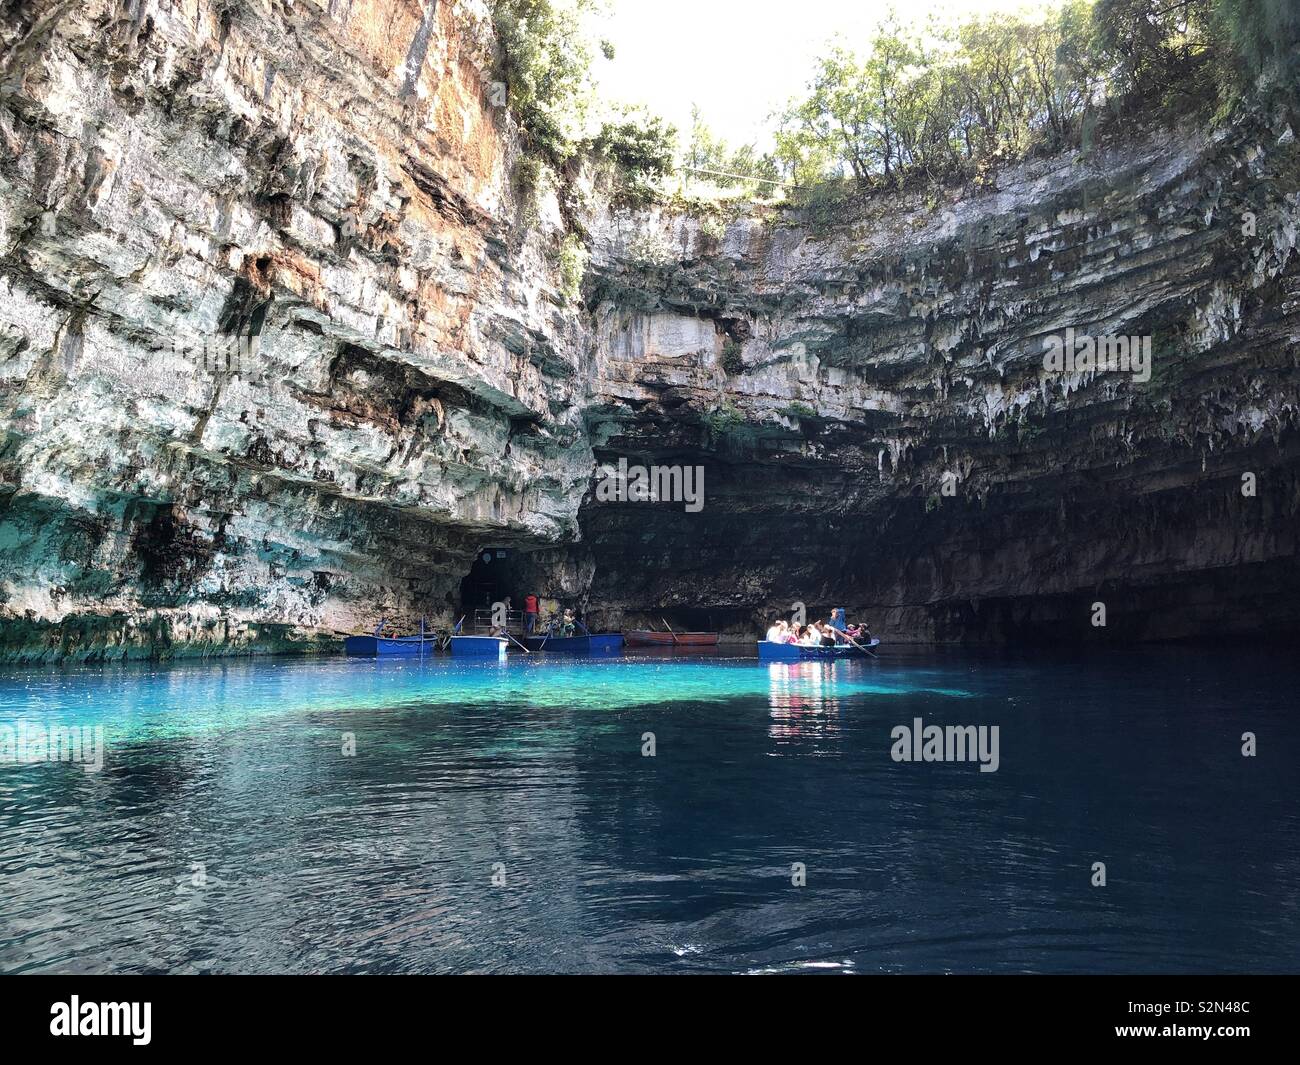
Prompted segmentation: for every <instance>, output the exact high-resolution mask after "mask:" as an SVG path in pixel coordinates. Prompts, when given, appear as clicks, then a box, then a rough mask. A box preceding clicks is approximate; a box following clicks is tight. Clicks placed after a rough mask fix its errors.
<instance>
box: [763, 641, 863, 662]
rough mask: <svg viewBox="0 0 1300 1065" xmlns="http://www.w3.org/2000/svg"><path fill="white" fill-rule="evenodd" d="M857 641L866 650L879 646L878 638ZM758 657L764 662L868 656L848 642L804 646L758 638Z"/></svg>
mask: <svg viewBox="0 0 1300 1065" xmlns="http://www.w3.org/2000/svg"><path fill="white" fill-rule="evenodd" d="M858 643H859V644H860V645H861V646H862V647H865V648H867V649H868V650H875V648H877V647H879V646H880V641H879V640H878V639H873V640H872V641H871V642H870V643H865V642H863V641H862V640H859V641H858ZM758 657H759V659H760V660H761V661H764V662H820V661H826V660H828V659H833V658H867V657H869V656H868V655H865V654H863V653H862V651H860V650H858V648H857V647H854V646H853V645H852V644H848V643H844V644H838V645H837V646H835V647H804V646H803V645H802V644H797V643H769V642H768V641H767V640H759V641H758Z"/></svg>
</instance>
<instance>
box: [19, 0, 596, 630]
mask: <svg viewBox="0 0 1300 1065" xmlns="http://www.w3.org/2000/svg"><path fill="white" fill-rule="evenodd" d="M5 8H6V10H5V12H4V23H3V25H4V46H5V48H6V49H7V51H6V53H5V58H4V60H3V64H4V65H3V75H2V76H3V79H4V85H3V96H2V97H0V256H2V257H3V259H2V263H0V397H2V399H0V404H2V406H0V409H2V410H3V415H4V426H5V430H6V439H5V442H4V450H3V453H2V457H0V507H2V508H3V509H2V510H0V610H2V611H3V614H4V616H5V618H6V619H7V621H8V624H7V625H6V629H5V631H6V633H7V634H8V639H9V645H10V650H11V651H12V652H14V653H20V654H21V653H37V654H43V655H51V654H53V655H57V654H63V653H71V654H100V653H106V654H110V655H111V654H115V653H125V652H127V651H131V650H138V651H141V652H144V653H149V652H154V651H157V650H159V649H162V648H165V647H167V646H168V644H169V643H170V642H175V643H177V644H185V645H192V646H196V647H206V646H212V647H227V646H232V645H233V646H242V645H248V646H259V647H265V646H277V645H279V644H281V643H293V642H295V641H297V640H299V639H304V638H309V637H312V636H317V635H332V634H333V632H334V630H342V631H352V630H355V629H357V628H358V627H361V626H365V627H367V628H368V627H369V625H370V624H372V623H373V620H374V618H375V616H377V615H378V614H381V613H387V614H389V615H390V616H406V617H408V618H409V617H410V616H412V615H413V614H414V613H417V612H420V611H424V612H427V613H430V614H431V615H437V614H445V613H448V612H450V611H451V610H452V609H453V608H454V607H455V606H456V605H458V603H459V584H460V580H461V578H462V577H463V576H464V574H465V571H466V570H467V569H468V568H469V565H470V559H471V557H472V556H473V554H474V552H475V551H476V549H477V547H478V546H479V544H480V543H481V542H483V541H484V540H488V541H492V542H495V541H503V542H511V541H514V540H525V541H527V542H529V543H536V544H545V543H548V542H559V541H567V540H572V539H573V538H574V537H575V536H576V535H577V512H578V503H579V501H580V499H581V497H582V494H583V491H584V489H585V486H586V483H587V480H588V477H589V472H590V466H591V459H590V451H589V448H588V445H587V441H586V436H585V433H584V431H583V427H582V421H581V401H582V399H583V395H584V383H583V377H582V374H581V372H580V367H581V365H582V364H583V362H584V360H585V359H586V358H587V357H588V354H589V352H588V347H589V342H590V341H589V333H588V331H587V329H586V328H585V326H584V325H583V323H582V322H581V320H580V318H579V314H578V311H577V310H576V309H575V308H574V307H573V306H569V305H567V304H566V301H565V300H564V299H563V297H561V296H560V295H559V294H558V290H557V288H556V286H555V279H554V273H555V271H554V268H553V267H552V265H551V257H552V252H551V247H552V245H553V244H554V242H555V239H556V231H555V226H556V224H557V222H558V218H554V219H552V220H549V221H548V219H547V216H546V214H547V213H546V212H545V211H543V212H540V217H539V216H538V215H539V212H536V211H533V212H532V214H531V215H530V216H529V217H527V218H525V217H523V215H522V209H521V208H520V206H519V204H518V203H517V202H516V200H515V196H514V194H513V192H512V191H511V180H510V176H511V170H512V165H513V158H512V153H513V151H514V148H513V144H514V139H513V138H512V136H511V134H510V130H509V128H508V125H507V123H508V119H507V118H506V116H505V114H504V112H503V111H501V110H500V109H496V108H494V107H493V106H492V98H493V93H492V91H491V89H492V86H491V83H490V81H489V80H488V76H489V74H488V72H489V71H490V69H491V60H492V47H493V45H492V40H491V36H490V33H491V31H490V24H489V22H488V20H487V15H486V9H485V7H484V5H483V4H481V3H472V2H470V3H465V2H457V3H447V2H446V0H443V2H442V3H434V2H432V0H430V2H427V3H416V2H414V0H377V2H371V3H365V4H359V3H358V4H354V3H344V2H342V0H339V2H330V3H325V2H304V0H299V2H297V3H292V2H270V3H265V2H252V3H241V4H233V3H228V2H224V0H212V2H209V0H176V2H169V0H132V2H128V3H108V2H99V0H90V2H88V3H79V4H76V5H69V4H67V3H62V2H60V3H44V4H41V3H37V4H23V5H19V6H17V7H15V5H5ZM552 213H553V212H552ZM55 622H59V623H61V624H60V626H59V628H58V630H57V631H56V630H53V629H51V628H50V625H51V623H55ZM33 649H34V650H33Z"/></svg>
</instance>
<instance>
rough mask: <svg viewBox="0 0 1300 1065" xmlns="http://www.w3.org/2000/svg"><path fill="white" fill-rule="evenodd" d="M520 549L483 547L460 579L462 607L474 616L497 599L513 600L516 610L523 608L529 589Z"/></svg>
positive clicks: (500, 600)
mask: <svg viewBox="0 0 1300 1065" xmlns="http://www.w3.org/2000/svg"><path fill="white" fill-rule="evenodd" d="M520 557H521V556H520V554H519V552H517V551H515V550H513V549H512V548H508V547H483V548H480V549H479V551H478V553H477V554H476V555H475V556H474V564H473V565H472V566H470V569H469V572H468V573H467V574H466V575H465V578H464V579H463V580H462V581H461V582H460V605H461V610H462V611H464V612H465V613H466V614H468V615H469V616H470V619H471V620H472V619H473V617H474V612H475V611H476V610H491V609H492V604H493V603H502V602H505V601H506V600H507V599H509V600H510V609H511V610H512V611H515V610H522V609H523V604H524V596H525V595H527V594H528V589H527V588H525V587H524V584H523V580H524V577H523V574H521V573H520V570H519V561H520Z"/></svg>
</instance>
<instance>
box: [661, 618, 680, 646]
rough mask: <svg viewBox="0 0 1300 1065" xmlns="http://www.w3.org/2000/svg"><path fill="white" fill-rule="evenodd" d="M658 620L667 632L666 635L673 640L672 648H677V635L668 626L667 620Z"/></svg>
mask: <svg viewBox="0 0 1300 1065" xmlns="http://www.w3.org/2000/svg"><path fill="white" fill-rule="evenodd" d="M659 620H660V621H662V622H663V623H664V627H665V628H666V629H667V630H668V635H669V636H671V637H672V638H673V646H674V647H676V646H677V633H675V632H673V627H672V626H671V625H669V624H668V619H667V618H660V619H659Z"/></svg>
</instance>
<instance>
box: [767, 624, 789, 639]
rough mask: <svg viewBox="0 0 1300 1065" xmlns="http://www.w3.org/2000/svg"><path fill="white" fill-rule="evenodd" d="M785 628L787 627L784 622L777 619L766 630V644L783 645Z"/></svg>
mask: <svg viewBox="0 0 1300 1065" xmlns="http://www.w3.org/2000/svg"><path fill="white" fill-rule="evenodd" d="M787 628H788V626H787V625H786V623H785V621H784V620H781V619H778V620H776V621H774V622H772V624H771V625H770V626H769V627H768V630H767V642H768V643H785V636H786V631H787Z"/></svg>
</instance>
